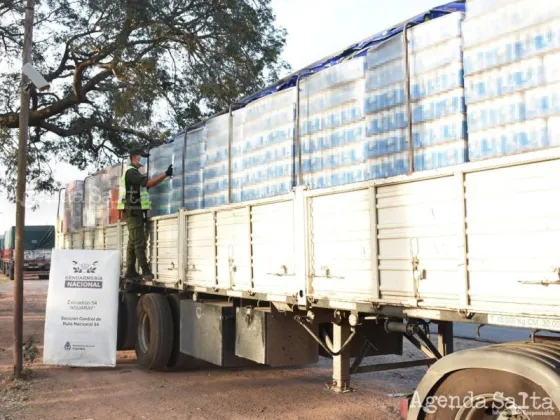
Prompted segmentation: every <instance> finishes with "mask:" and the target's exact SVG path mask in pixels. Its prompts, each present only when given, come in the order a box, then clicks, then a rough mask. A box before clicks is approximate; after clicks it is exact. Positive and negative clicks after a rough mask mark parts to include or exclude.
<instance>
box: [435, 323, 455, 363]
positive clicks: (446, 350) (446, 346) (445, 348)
mask: <svg viewBox="0 0 560 420" xmlns="http://www.w3.org/2000/svg"><path fill="white" fill-rule="evenodd" d="M438 350H439V352H440V354H441V355H442V356H447V355H448V354H451V353H453V323H452V322H449V321H440V322H438Z"/></svg>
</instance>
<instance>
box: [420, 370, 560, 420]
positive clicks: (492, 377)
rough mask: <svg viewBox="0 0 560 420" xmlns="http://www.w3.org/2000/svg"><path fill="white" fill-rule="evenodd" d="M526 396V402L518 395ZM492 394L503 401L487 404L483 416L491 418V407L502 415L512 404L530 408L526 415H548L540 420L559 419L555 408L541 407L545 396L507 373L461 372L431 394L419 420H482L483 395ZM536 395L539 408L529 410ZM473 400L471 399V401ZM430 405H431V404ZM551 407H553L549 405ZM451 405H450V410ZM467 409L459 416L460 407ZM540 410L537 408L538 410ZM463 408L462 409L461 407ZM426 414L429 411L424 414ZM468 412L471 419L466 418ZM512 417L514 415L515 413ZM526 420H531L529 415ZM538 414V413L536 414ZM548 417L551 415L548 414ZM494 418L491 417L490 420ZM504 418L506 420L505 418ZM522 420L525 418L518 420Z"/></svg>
mask: <svg viewBox="0 0 560 420" xmlns="http://www.w3.org/2000/svg"><path fill="white" fill-rule="evenodd" d="M521 392H523V393H527V394H529V397H525V400H524V398H523V396H522V395H520V393H521ZM495 393H502V394H503V398H504V400H502V401H500V400H496V401H495V402H494V403H493V402H487V403H486V414H487V415H490V413H491V410H492V405H494V408H496V409H498V411H501V412H502V413H505V410H506V408H505V406H506V402H513V401H515V404H517V405H518V406H520V407H521V406H523V405H525V406H529V407H528V410H527V411H529V412H533V411H542V412H548V411H550V412H551V413H552V414H551V415H548V414H546V413H542V414H543V415H542V416H540V415H539V417H538V418H539V420H553V419H557V418H558V413H559V412H558V407H556V406H554V407H553V409H552V410H550V409H549V408H548V407H546V406H545V405H544V404H545V402H546V401H550V400H547V399H549V398H550V397H549V396H548V394H547V393H546V392H545V391H544V390H543V389H542V388H541V387H540V386H539V385H537V384H535V383H534V382H532V381H530V380H528V379H526V378H524V377H522V376H518V375H515V374H513V373H509V372H503V371H498V370H491V369H464V370H459V371H457V372H453V373H451V374H450V375H448V376H447V377H445V378H444V379H443V380H442V381H441V382H440V383H439V384H438V385H437V387H436V388H435V389H434V390H433V392H432V393H431V394H430V397H431V398H430V399H429V400H428V399H426V401H424V409H422V410H421V411H420V413H421V414H420V417H419V418H420V419H423V420H464V419H467V418H472V419H479V418H488V417H484V413H485V408H483V407H482V403H479V401H482V395H484V394H487V395H489V396H492V395H494V394H495ZM533 395H535V396H537V397H538V398H539V399H538V400H536V401H538V402H537V404H538V405H539V406H535V407H532V406H531V403H532V401H534V400H532V399H531V398H532V396H533ZM442 398H443V399H444V401H445V400H446V401H447V403H446V404H442V402H441V401H442V400H441V399H442ZM471 398H473V399H471ZM430 401H431V402H430ZM550 404H552V405H554V403H552V402H550ZM450 405H452V406H451V407H450ZM462 405H466V406H468V409H466V410H464V412H462V413H461V406H462ZM539 407H540V408H539ZM463 408H464V407H463ZM426 411H428V412H427V413H426ZM469 412H471V415H472V417H468V415H469ZM514 414H515V413H514ZM528 414H529V415H528V417H527V418H533V417H532V415H531V414H530V413H528ZM539 414H541V413H539ZM549 414H550V413H549ZM491 418H494V417H491ZM504 418H505V417H504ZM519 418H525V417H522V416H521V417H519Z"/></svg>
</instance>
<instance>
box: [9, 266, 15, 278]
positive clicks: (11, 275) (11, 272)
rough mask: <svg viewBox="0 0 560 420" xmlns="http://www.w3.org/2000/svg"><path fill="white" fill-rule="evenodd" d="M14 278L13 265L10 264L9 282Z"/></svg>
mask: <svg viewBox="0 0 560 420" xmlns="http://www.w3.org/2000/svg"><path fill="white" fill-rule="evenodd" d="M15 277H16V275H15V269H14V266H13V264H12V265H10V280H13V279H15Z"/></svg>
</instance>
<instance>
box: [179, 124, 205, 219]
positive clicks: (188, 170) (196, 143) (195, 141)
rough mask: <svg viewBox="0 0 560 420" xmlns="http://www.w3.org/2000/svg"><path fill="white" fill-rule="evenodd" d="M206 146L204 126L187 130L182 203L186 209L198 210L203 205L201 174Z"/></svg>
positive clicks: (202, 173)
mask: <svg viewBox="0 0 560 420" xmlns="http://www.w3.org/2000/svg"><path fill="white" fill-rule="evenodd" d="M205 148H206V129H205V127H202V128H199V129H197V130H193V131H189V132H187V146H186V150H185V167H184V183H185V185H184V188H185V192H184V198H185V201H184V204H183V207H184V208H186V209H187V210H199V209H201V208H202V207H203V203H204V201H203V200H204V192H203V179H204V178H203V175H204V171H203V168H204V157H205V153H206V152H205Z"/></svg>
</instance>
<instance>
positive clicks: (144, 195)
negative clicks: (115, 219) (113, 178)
mask: <svg viewBox="0 0 560 420" xmlns="http://www.w3.org/2000/svg"><path fill="white" fill-rule="evenodd" d="M131 169H133V170H135V171H137V170H138V168H136V167H135V166H133V165H129V166H128V168H126V171H124V172H123V174H122V176H121V183H120V184H119V202H118V204H117V210H124V209H125V205H126V173H127V172H128V171H130V170H131ZM140 208H141V209H142V210H151V208H152V203H151V202H150V196H149V194H148V189H147V188H146V187H142V186H141V187H140Z"/></svg>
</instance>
